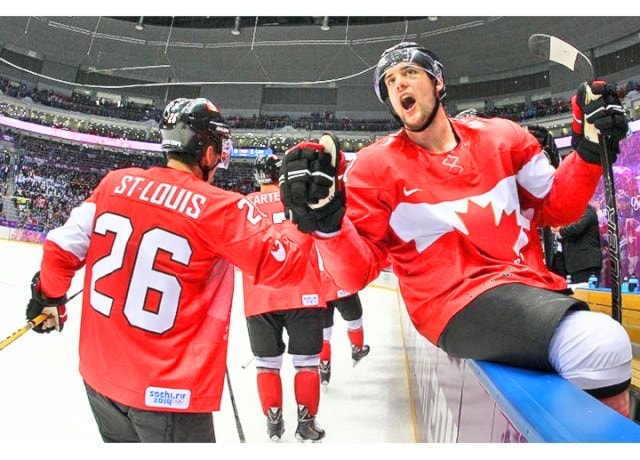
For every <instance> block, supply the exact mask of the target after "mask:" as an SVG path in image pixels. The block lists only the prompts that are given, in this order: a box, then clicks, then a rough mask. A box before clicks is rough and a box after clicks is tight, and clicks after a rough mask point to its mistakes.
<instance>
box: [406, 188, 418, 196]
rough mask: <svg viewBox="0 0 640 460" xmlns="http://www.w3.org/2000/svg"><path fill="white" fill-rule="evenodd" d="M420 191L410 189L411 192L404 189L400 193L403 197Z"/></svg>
mask: <svg viewBox="0 0 640 460" xmlns="http://www.w3.org/2000/svg"><path fill="white" fill-rule="evenodd" d="M420 190H422V189H419V188H412V189H411V190H407V188H406V187H403V188H402V193H404V196H409V195H413V194H414V193H416V192H419V191H420Z"/></svg>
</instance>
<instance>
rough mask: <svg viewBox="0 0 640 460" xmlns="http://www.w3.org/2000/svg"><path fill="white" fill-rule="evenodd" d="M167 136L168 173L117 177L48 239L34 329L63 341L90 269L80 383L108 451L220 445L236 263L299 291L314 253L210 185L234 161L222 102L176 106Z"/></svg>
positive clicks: (126, 172)
mask: <svg viewBox="0 0 640 460" xmlns="http://www.w3.org/2000/svg"><path fill="white" fill-rule="evenodd" d="M160 132H161V134H162V149H163V152H165V155H166V157H167V167H165V168H160V167H154V168H150V169H148V170H144V169H140V168H126V169H120V170H117V171H112V172H110V173H108V174H107V175H106V176H105V177H104V178H103V179H102V181H101V182H100V184H99V185H98V186H97V187H96V188H95V190H94V191H93V193H92V195H91V196H90V197H89V198H87V199H86V200H85V201H84V203H82V204H81V205H79V206H78V207H77V208H75V209H74V210H72V211H71V215H70V216H69V219H68V220H67V222H66V223H65V224H64V225H63V226H61V227H59V228H56V229H54V230H52V231H51V232H49V234H48V235H47V239H46V241H45V243H44V248H43V250H44V254H43V258H42V262H41V269H40V272H39V273H37V274H36V276H35V277H34V279H33V282H32V299H31V300H30V302H29V304H28V306H27V318H28V319H32V318H35V317H36V316H38V315H39V314H40V313H42V312H44V313H46V314H49V315H50V317H49V319H47V320H46V321H45V322H44V323H43V324H41V325H39V326H38V327H36V328H34V330H36V331H37V332H50V331H51V330H52V328H54V327H55V328H56V329H57V330H59V331H62V329H63V326H64V322H65V320H66V309H65V307H64V304H65V303H66V292H67V290H68V288H69V286H70V284H71V280H72V278H73V276H74V273H75V272H76V271H78V270H80V269H81V268H82V267H86V269H85V276H84V291H83V302H82V318H81V323H80V374H81V375H82V378H83V380H84V383H85V386H86V390H87V394H88V399H89V405H90V407H91V410H92V412H93V415H94V418H95V420H96V423H97V425H98V429H99V431H100V434H101V436H102V439H103V440H104V441H105V442H215V431H214V426H213V417H212V412H214V411H218V410H220V399H221V396H222V389H223V386H224V376H225V370H226V358H227V343H228V332H229V321H230V311H231V304H232V296H233V287H234V268H233V265H236V266H238V267H239V268H240V269H242V270H243V271H245V272H247V273H250V274H251V275H253V277H254V278H255V280H256V281H257V282H263V283H270V284H271V285H273V286H282V285H286V284H287V283H290V282H293V283H295V282H299V281H300V279H301V276H302V274H301V273H300V270H299V267H300V266H302V265H305V264H307V263H308V259H309V254H310V253H311V251H312V250H313V241H312V239H311V238H310V237H308V236H307V235H301V234H300V233H299V232H297V231H295V229H287V228H283V229H282V231H281V232H278V231H276V229H275V228H274V227H273V226H272V225H271V224H270V223H269V222H268V221H267V220H266V219H264V218H263V215H262V214H261V213H260V212H259V211H258V209H257V208H256V207H255V206H254V205H253V203H252V202H251V201H249V200H247V198H246V197H244V196H243V195H241V194H238V193H234V192H229V191H226V190H222V189H220V188H217V187H214V186H212V185H211V184H210V183H209V182H210V181H211V180H212V178H213V176H214V174H215V171H216V168H217V167H222V168H226V167H227V165H228V163H229V159H230V154H231V145H230V143H229V136H230V131H229V128H228V126H227V125H226V123H225V122H224V120H223V118H222V115H221V114H220V111H219V110H218V108H217V107H216V106H215V105H214V104H213V103H211V101H209V100H207V99H202V98H198V99H177V100H174V101H172V102H170V103H169V104H168V105H167V107H166V109H165V110H164V113H163V116H162V120H161V122H160ZM301 237H302V238H301ZM319 346H320V345H318V351H319ZM49 391H53V390H52V389H51V388H49ZM48 398H49V396H47V395H46V394H43V404H46V400H48Z"/></svg>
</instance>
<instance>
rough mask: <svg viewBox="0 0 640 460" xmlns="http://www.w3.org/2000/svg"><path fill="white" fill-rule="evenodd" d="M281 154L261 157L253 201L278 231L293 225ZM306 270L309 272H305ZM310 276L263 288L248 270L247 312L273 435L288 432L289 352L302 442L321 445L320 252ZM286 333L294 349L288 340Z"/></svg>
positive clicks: (261, 393) (322, 307) (269, 433)
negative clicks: (283, 196)
mask: <svg viewBox="0 0 640 460" xmlns="http://www.w3.org/2000/svg"><path fill="white" fill-rule="evenodd" d="M279 165H280V161H279V158H278V156H277V155H275V154H271V155H263V156H259V157H258V158H256V162H255V169H254V175H255V178H256V181H257V182H258V184H259V185H260V191H258V192H254V193H251V194H249V195H247V199H248V200H249V201H251V202H252V203H254V204H255V206H256V207H258V208H260V211H261V212H263V213H264V214H265V215H266V216H267V218H268V219H269V220H270V221H272V222H273V223H274V225H275V226H276V227H277V228H280V227H291V228H292V229H293V231H295V227H294V226H293V224H292V223H291V222H290V221H288V220H286V219H285V213H284V206H283V205H282V202H281V201H280V190H279V189H278V169H279ZM303 268H304V269H303ZM300 271H301V272H303V273H304V278H303V280H302V282H301V283H300V284H290V285H288V286H286V287H283V288H280V289H271V288H268V287H264V286H257V285H256V279H255V276H254V275H253V274H252V273H251V272H243V277H242V281H243V290H244V308H245V315H246V317H247V329H248V331H249V341H250V342H251V351H252V352H253V354H254V356H255V357H256V370H257V382H258V394H259V396H260V403H261V405H262V412H263V413H264V415H265V416H266V417H267V436H268V437H269V439H271V440H272V441H274V442H277V441H280V439H281V438H282V435H283V433H284V419H283V414H282V379H281V378H280V369H281V368H282V363H283V355H284V351H285V349H287V351H288V353H289V354H290V355H291V360H292V363H293V366H294V368H295V370H296V373H295V377H294V382H293V390H294V393H295V399H296V402H297V406H298V407H297V410H298V426H297V428H296V432H295V436H296V439H298V440H299V441H312V442H318V441H320V440H322V438H324V435H325V431H324V430H323V429H321V428H320V427H319V426H318V424H317V422H316V414H317V413H318V406H319V404H320V377H319V374H318V364H319V362H320V350H321V349H322V321H323V312H324V310H325V302H324V297H323V296H322V287H321V284H320V271H319V265H318V258H317V252H316V250H315V249H312V250H311V257H310V260H309V263H308V264H306V265H305V266H301V269H300ZM285 329H286V331H287V335H288V337H289V342H288V346H285V343H284V341H283V333H284V330H285Z"/></svg>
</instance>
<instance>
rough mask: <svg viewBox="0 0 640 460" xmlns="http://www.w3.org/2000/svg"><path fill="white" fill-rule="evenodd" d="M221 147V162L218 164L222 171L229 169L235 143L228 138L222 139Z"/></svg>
mask: <svg viewBox="0 0 640 460" xmlns="http://www.w3.org/2000/svg"><path fill="white" fill-rule="evenodd" d="M221 145H222V147H221V149H220V162H219V163H218V167H219V168H222V169H229V164H230V163H231V154H232V153H233V141H232V140H231V138H230V137H228V138H226V139H222V143H221Z"/></svg>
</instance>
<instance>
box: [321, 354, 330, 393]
mask: <svg viewBox="0 0 640 460" xmlns="http://www.w3.org/2000/svg"><path fill="white" fill-rule="evenodd" d="M318 371H320V384H321V385H322V389H323V390H324V391H327V385H329V381H330V380H331V361H320V365H319V366H318Z"/></svg>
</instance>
